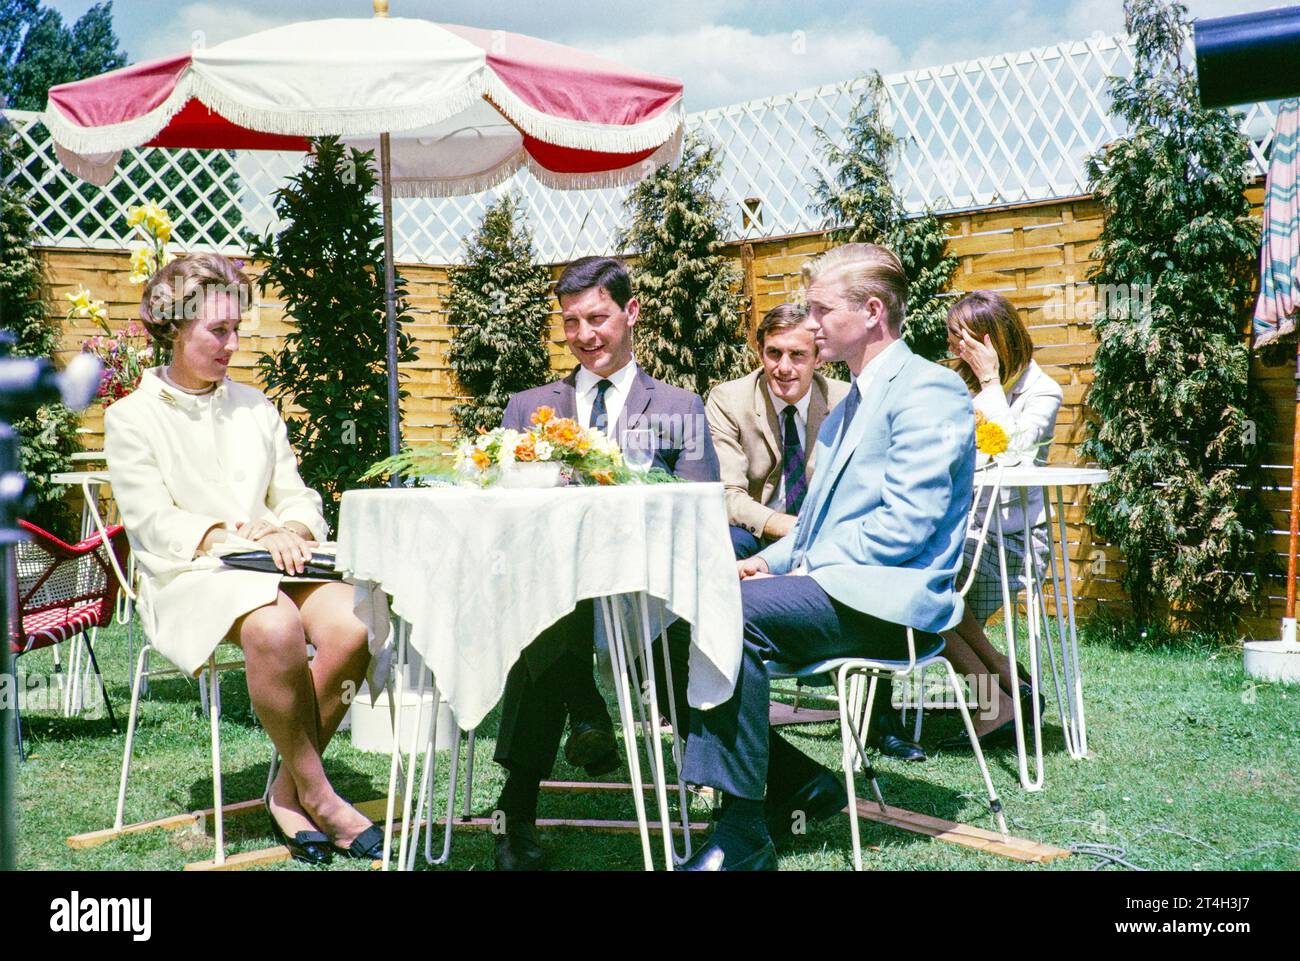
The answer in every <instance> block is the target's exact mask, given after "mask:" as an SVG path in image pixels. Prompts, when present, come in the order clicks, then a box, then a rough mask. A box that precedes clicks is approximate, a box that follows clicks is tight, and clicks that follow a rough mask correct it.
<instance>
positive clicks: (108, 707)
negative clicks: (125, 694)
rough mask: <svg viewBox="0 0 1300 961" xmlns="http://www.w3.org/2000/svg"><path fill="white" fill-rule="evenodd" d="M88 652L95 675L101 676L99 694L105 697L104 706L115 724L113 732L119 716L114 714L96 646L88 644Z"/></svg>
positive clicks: (115, 729) (111, 721)
mask: <svg viewBox="0 0 1300 961" xmlns="http://www.w3.org/2000/svg"><path fill="white" fill-rule="evenodd" d="M86 653H87V654H88V655H89V656H90V666H91V667H92V668H94V671H95V676H96V677H97V678H99V696H100V697H102V698H103V699H104V708H105V709H106V710H107V711H108V721H109V723H110V724H112V725H113V733H114V734H116V733H118V731H117V717H116V716H114V714H113V704H112V702H111V701H110V700H109V699H108V688H107V687H106V686H105V685H104V674H103V672H102V671H101V670H100V669H99V662H98V661H97V660H95V648H94V646H93V645H87V647H86Z"/></svg>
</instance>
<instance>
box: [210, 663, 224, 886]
mask: <svg viewBox="0 0 1300 961" xmlns="http://www.w3.org/2000/svg"><path fill="white" fill-rule="evenodd" d="M208 672H209V673H210V674H211V676H212V701H211V704H210V706H209V710H208V720H209V723H210V725H211V728H212V825H213V833H214V834H215V835H216V856H215V857H214V858H213V863H214V864H225V863H226V834H225V817H224V812H223V811H222V810H221V796H222V792H221V675H220V672H218V671H217V656H216V654H215V653H213V654H211V655H209V657H208Z"/></svg>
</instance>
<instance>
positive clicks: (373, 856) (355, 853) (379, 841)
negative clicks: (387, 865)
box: [334, 824, 384, 861]
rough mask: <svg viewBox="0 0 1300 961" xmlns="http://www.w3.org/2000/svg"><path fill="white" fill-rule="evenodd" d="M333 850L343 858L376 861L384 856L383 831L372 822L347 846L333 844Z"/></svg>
mask: <svg viewBox="0 0 1300 961" xmlns="http://www.w3.org/2000/svg"><path fill="white" fill-rule="evenodd" d="M334 850H335V851H337V852H338V853H339V854H341V855H342V856H343V857H345V858H356V859H357V860H358V861H378V860H379V859H380V858H382V857H383V856H384V832H383V829H382V828H380V827H379V826H378V825H377V824H372V825H370V827H368V828H366V829H365V830H364V831H362V832H361V833H360V834H358V835H357V836H356V837H355V838H353V840H352V843H351V844H349V845H348V846H347V847H343V846H342V845H339V844H335V845H334Z"/></svg>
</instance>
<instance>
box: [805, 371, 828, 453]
mask: <svg viewBox="0 0 1300 961" xmlns="http://www.w3.org/2000/svg"><path fill="white" fill-rule="evenodd" d="M829 391H830V388H829V387H828V386H827V384H826V379H825V378H824V377H822V375H821V374H814V375H813V382H812V397H811V398H810V400H809V402H808V424H807V427H806V429H805V430H804V445H803V446H804V450H805V451H806V452H807V461H808V467H807V471H808V473H809V474H811V473H812V472H813V468H815V467H816V466H817V463H816V461H817V434H818V432H819V431H820V430H821V428H822V422H823V421H825V420H826V415H827V414H829V413H830V406H829V404H827V397H828V396H829Z"/></svg>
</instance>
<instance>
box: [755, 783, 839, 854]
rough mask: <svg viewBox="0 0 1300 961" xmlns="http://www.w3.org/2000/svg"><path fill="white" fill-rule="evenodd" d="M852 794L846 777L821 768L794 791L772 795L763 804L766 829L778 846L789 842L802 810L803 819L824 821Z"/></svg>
mask: <svg viewBox="0 0 1300 961" xmlns="http://www.w3.org/2000/svg"><path fill="white" fill-rule="evenodd" d="M848 803H849V796H848V794H847V793H845V791H844V781H843V780H841V779H840V778H839V777H837V776H835V775H834V774H832V773H831V772H830V771H822V772H821V773H820V774H818V775H817V776H816V777H814V778H813V779H812V780H810V781H808V782H806V783H805V784H803V785H801V786H800V787H799V789H798V790H797V791H795V792H794V794H793V795H792V796H790V797H788V798H782V799H780V800H777V799H774V798H771V797H769V798H768V799H767V802H766V803H765V804H764V811H763V817H764V819H765V820H766V821H767V833H768V834H770V835H771V836H772V843H773V844H775V845H776V846H777V848H778V849H779V848H782V847H784V846H786V845H789V844H790V843H791V842H792V841H793V840H794V838H795V833H794V826H795V825H794V817H795V812H796V811H802V812H803V815H804V817H803V823H804V824H805V825H807V824H812V823H813V822H814V821H822V820H825V819H826V818H828V817H830V816H832V815H834V814H837V813H839V812H840V811H842V810H844V807H845V806H846V805H847V804H848Z"/></svg>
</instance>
